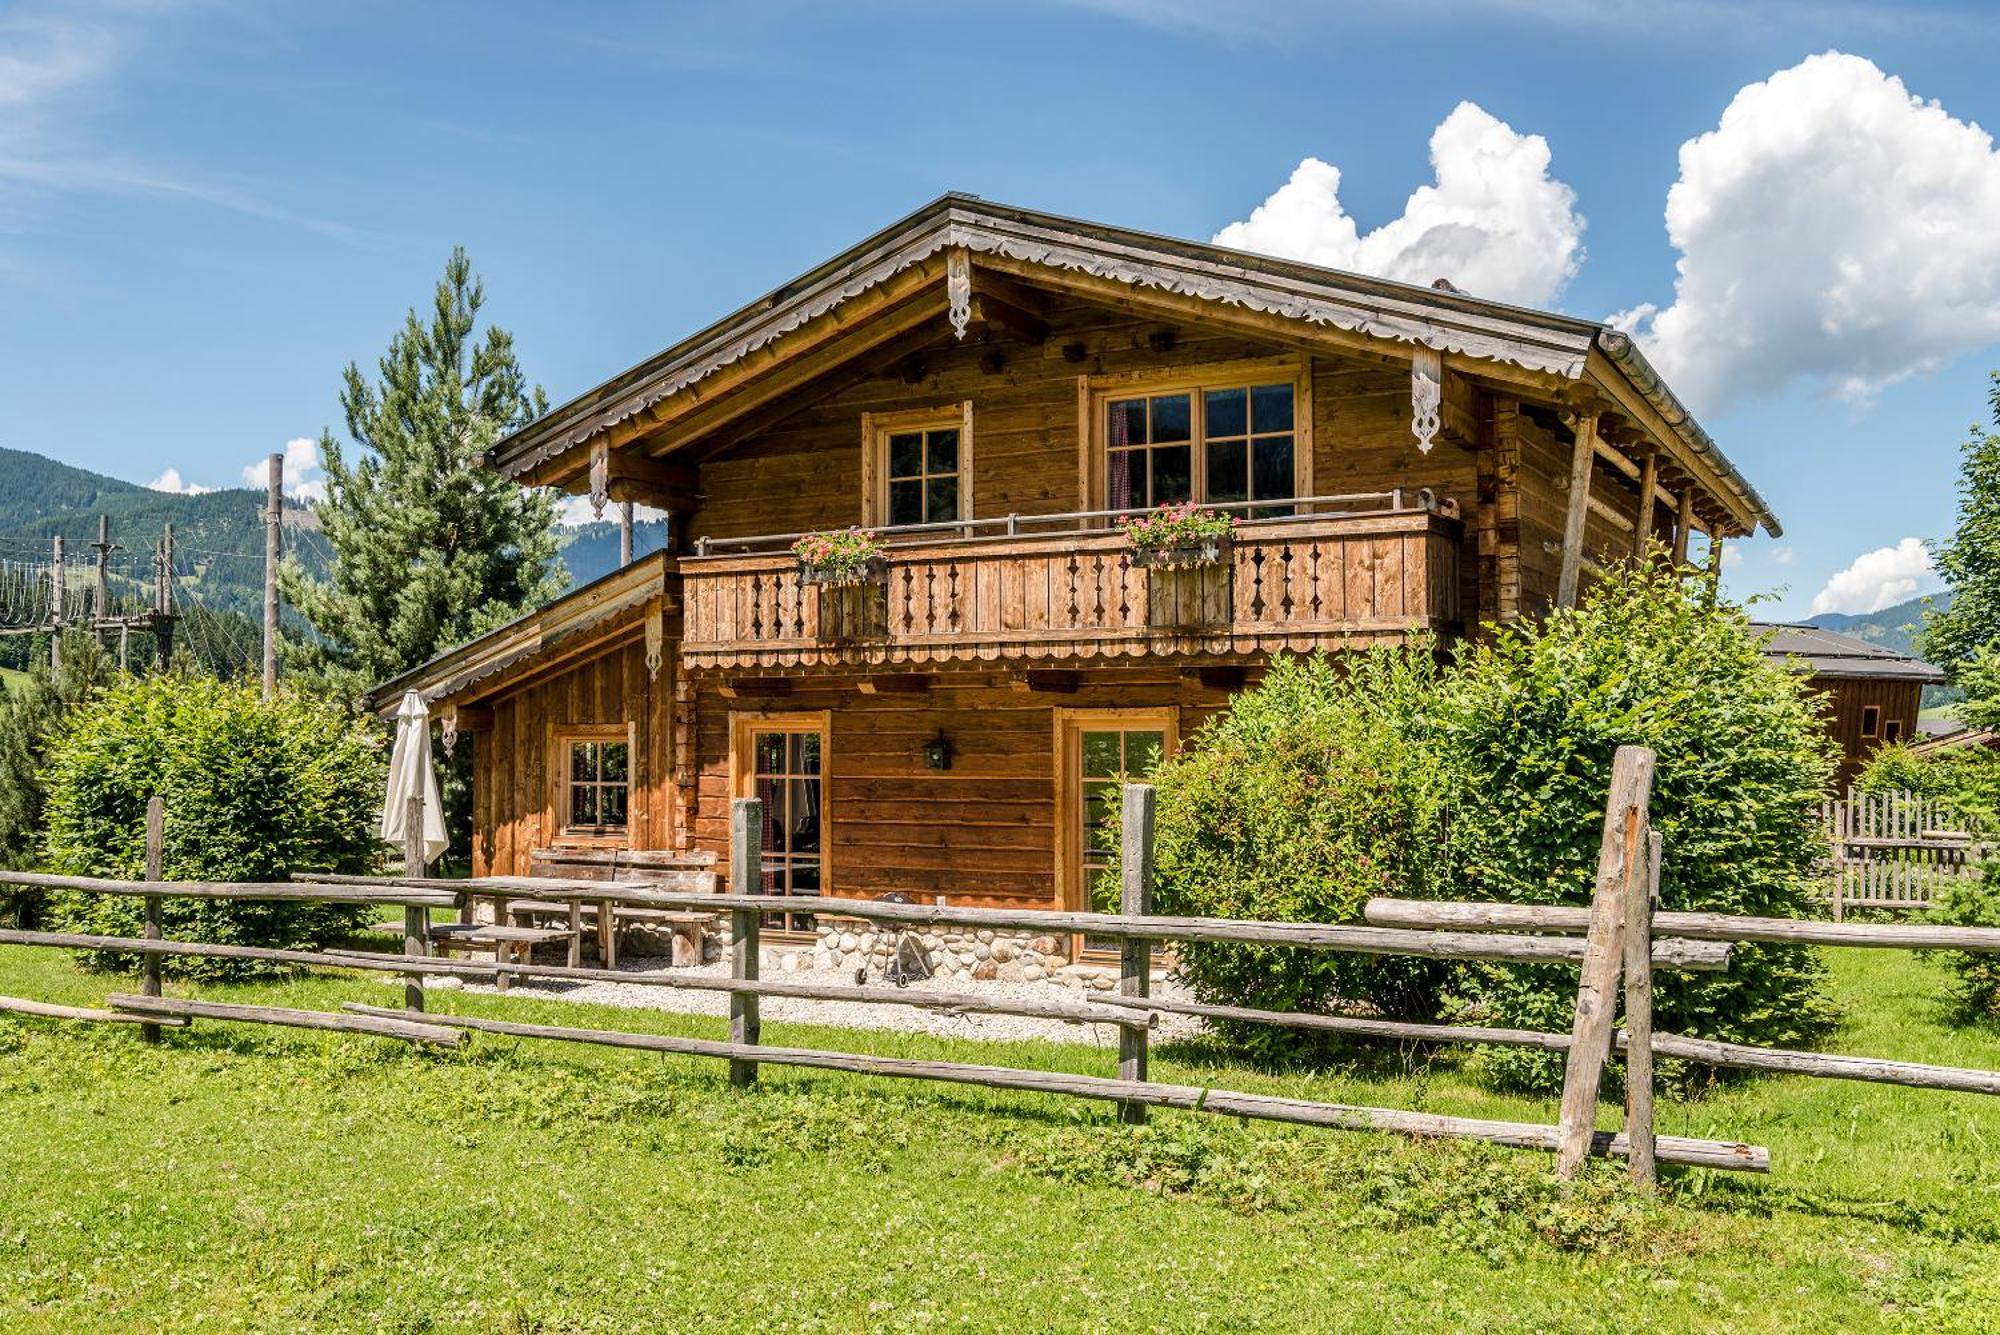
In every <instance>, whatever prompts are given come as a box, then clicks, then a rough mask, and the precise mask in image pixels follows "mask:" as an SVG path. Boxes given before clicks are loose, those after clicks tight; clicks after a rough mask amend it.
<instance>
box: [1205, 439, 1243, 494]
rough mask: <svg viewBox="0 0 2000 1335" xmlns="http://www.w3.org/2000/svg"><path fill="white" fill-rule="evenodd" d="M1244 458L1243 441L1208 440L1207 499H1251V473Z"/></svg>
mask: <svg viewBox="0 0 2000 1335" xmlns="http://www.w3.org/2000/svg"><path fill="white" fill-rule="evenodd" d="M1243 460H1244V444H1243V442H1242V441H1240V440H1224V441H1215V440H1211V441H1210V442H1208V492H1207V499H1209V500H1211V501H1216V502H1221V501H1247V500H1249V499H1250V487H1249V474H1248V471H1247V470H1246V468H1245V467H1244V462H1243Z"/></svg>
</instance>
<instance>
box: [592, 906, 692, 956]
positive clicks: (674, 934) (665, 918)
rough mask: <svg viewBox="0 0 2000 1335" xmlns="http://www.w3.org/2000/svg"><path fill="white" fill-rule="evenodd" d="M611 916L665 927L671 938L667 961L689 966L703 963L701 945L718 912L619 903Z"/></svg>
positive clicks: (631, 921) (625, 920)
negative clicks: (625, 905) (633, 905)
mask: <svg viewBox="0 0 2000 1335" xmlns="http://www.w3.org/2000/svg"><path fill="white" fill-rule="evenodd" d="M611 916H612V917H613V918H614V919H615V920H616V921H617V922H620V923H635V924H641V925H657V926H662V927H665V928H666V929H667V930H668V932H669V934H670V937H669V939H670V940H671V942H672V944H671V946H670V951H671V953H670V954H669V955H668V956H667V962H668V963H669V964H671V965H673V966H674V967H675V968H687V967H691V966H693V965H697V964H700V963H701V949H702V945H703V944H704V943H705V942H706V941H707V939H708V929H709V928H710V927H712V926H714V925H715V920H716V918H717V916H718V915H716V914H713V913H696V912H693V911H689V910H681V909H648V908H624V907H618V908H614V909H612V910H611Z"/></svg>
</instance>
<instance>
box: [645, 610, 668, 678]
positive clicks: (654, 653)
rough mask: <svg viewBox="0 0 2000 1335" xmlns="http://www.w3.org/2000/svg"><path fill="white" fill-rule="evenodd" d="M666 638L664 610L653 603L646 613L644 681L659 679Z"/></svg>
mask: <svg viewBox="0 0 2000 1335" xmlns="http://www.w3.org/2000/svg"><path fill="white" fill-rule="evenodd" d="M666 638H667V618H666V609H665V608H663V607H662V606H661V605H660V604H659V603H657V602H655V603H654V604H653V605H652V607H650V608H648V609H647V611H646V679H647V680H648V681H658V680H659V679H660V659H661V654H662V651H663V646H664V645H665V643H666Z"/></svg>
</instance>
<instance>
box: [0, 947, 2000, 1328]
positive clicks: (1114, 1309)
mask: <svg viewBox="0 0 2000 1335" xmlns="http://www.w3.org/2000/svg"><path fill="white" fill-rule="evenodd" d="M1834 983H1835V986H1836V987H1837V989H1838V991H1839V993H1840V995H1841V998H1842V1000H1844V1001H1845V1002H1847V1004H1848V1006H1849V1010H1850V1014H1851V1016H1852V1019H1851V1020H1850V1024H1849V1028H1848V1029H1847V1030H1846V1031H1845V1032H1843V1033H1842V1034H1841V1035H1840V1036H1839V1042H1838V1046H1839V1047H1840V1048H1842V1049H1844V1050H1848V1051H1859V1052H1869V1053H1875V1054H1879V1055H1896V1056H1907V1057H1910V1058H1913V1059H1919V1060H1930V1061H1949V1062H1958V1063H1963V1064H1967V1065H1985V1066H1996V1065H2000V1033H1995V1032H1993V1031H1991V1030H1980V1029H1971V1030H1966V1029H1953V1028H1950V1027H1948V1026H1947V1025H1946V1024H1945V1023H1944V1020H1943V1014H1942V1002H1941V1001H1940V1000H1939V998H1940V997H1941V995H1942V986H1943V976H1942V973H1941V971H1940V969H1939V967H1938V966H1937V965H1936V964H1935V963H1932V962H1929V961H1923V960H1918V959H1913V958H1910V957H1907V956H1899V955H1891V954H1886V953H1885V954H1879V955H1878V954H1874V953H1856V954H1849V955H1846V956H1836V957H1835V958H1834ZM122 986H124V984H123V983H119V982H115V981H111V980H106V979H103V978H98V977H91V976H88V975H82V974H79V973H76V972H75V971H74V970H73V969H71V967H70V966H69V965H68V963H67V962H66V961H64V960H62V959H61V958H60V957H58V956H55V955H53V954H51V953H49V952H29V951H22V950H0V992H4V993H9V994H15V995H29V996H39V997H45V998H49V999H54V1000H73V1001H92V1000H97V999H99V998H101V997H102V996H103V995H104V993H105V992H107V991H111V990H116V989H117V988H119V987H122ZM201 995H204V996H216V997H224V998H228V997H251V996H254V997H258V998H260V999H265V1000H269V1001H273V1002H276V1003H279V1004H287V1005H300V1006H310V1007H315V1008H320V1009H331V1008H334V1007H336V1006H337V1005H338V1004H339V1002H341V1001H343V1000H374V1001H377V1002H382V1001H384V1000H386V999H388V998H391V997H393V996H395V995H396V993H395V992H394V990H393V987H391V986H385V985H384V984H383V983H381V982H379V981H375V980H372V979H367V978H361V977H318V978H308V979H296V980H291V981H285V982H279V983H267V984H257V985H254V986H243V987H230V988H222V987H210V988H204V989H203V990H202V991H201ZM432 1004H433V1007H434V1009H439V1010H461V1009H462V1010H465V1011H468V1012H478V1013H481V1014H490V1015H498V1016H506V1017H509V1018H521V1019H537V1020H560V1021H562V1022H565V1023H573V1024H587V1025H600V1026H605V1027H617V1028H626V1029H632V1030H645V1031H650V1032H661V1033H685V1034H693V1035H701V1036H707V1037H718V1036H720V1034H721V1031H722V1025H723V1022H722V1021H720V1020H718V1019H714V1018H708V1017H693V1016H681V1015H672V1014H667V1013H661V1012H635V1011H625V1010H615V1009H611V1008H604V1007H582V1006H574V1005H569V1004H563V1003H556V1002H552V1001H549V1000H546V999H535V998H532V997H529V996H526V995H521V994H516V995H514V996H509V997H493V996H489V995H468V994H464V993H458V992H453V991H440V992H436V993H433V1002H432ZM765 1035H766V1038H767V1040H768V1041H770V1042H773V1043H798V1044H811V1045H822V1046H838V1047H843V1048H847V1049H850V1050H858V1051H869V1052H878V1053H884V1054H894V1055H908V1056H923V1057H945V1058H952V1059H957V1060H967V1061H983V1062H993V1063H999V1064H1014V1065H1035V1066H1040V1067H1043V1068H1050V1069H1062V1070H1074V1071H1089V1072H1095V1073H1100V1074H1101V1073H1107V1072H1109V1071H1111V1070H1112V1069H1114V1063H1115V1053H1114V1052H1113V1051H1112V1050H1111V1049H1110V1048H1108V1047H1095V1046H1092V1045H1088V1044H1073V1045H1052V1044H1037V1043H1011V1044H993V1043H975V1042H963V1041H952V1040H943V1039H938V1038H934V1037H929V1036H923V1035H911V1034H899V1033H889V1032H880V1031H874V1032H857V1031H836V1030H821V1029H814V1028H811V1027H807V1026H796V1025H785V1024H771V1023H767V1024H766V1026H765ZM1154 1069H1155V1073H1156V1075H1157V1076H1158V1077H1159V1078H1162V1079H1170V1080H1177V1081H1186V1082H1188V1083H1196V1084H1201V1083H1209V1084H1213V1085H1215V1086H1217V1087H1234V1088H1242V1089H1249V1090H1260V1091H1269V1092H1273V1093H1287V1094H1297V1095H1305V1096H1309V1097H1315V1098H1326V1099H1333V1100H1338V1101H1342V1102H1350V1103H1370V1104H1377V1105H1384V1106H1397V1107H1416V1108H1424V1109H1428V1110H1433V1111H1439V1112H1459V1113H1466V1114H1472V1115H1482V1116H1496V1117H1507V1118H1515V1119H1520V1120H1548V1119H1551V1118H1552V1117H1553V1115H1554V1108H1553V1105H1552V1103H1550V1102H1549V1101H1547V1100H1541V1099H1535V1098H1518V1097H1512V1096H1503V1095H1498V1094H1494V1093H1492V1092H1490V1091H1488V1090H1485V1089H1483V1088H1481V1087H1479V1086H1478V1085H1477V1084H1475V1083H1474V1082H1473V1081H1472V1079H1471V1078H1470V1077H1469V1076H1468V1075H1467V1074H1466V1072H1465V1069H1464V1068H1463V1066H1462V1065H1461V1064H1460V1062H1459V1060H1458V1059H1457V1058H1455V1057H1453V1056H1451V1055H1449V1054H1438V1053H1426V1052H1421V1051H1415V1050H1410V1051H1404V1050H1398V1049H1393V1048H1391V1049H1384V1048H1382V1047H1380V1046H1379V1045H1378V1046H1376V1047H1373V1048H1367V1049H1356V1050H1355V1060H1354V1061H1353V1062H1351V1063H1349V1064H1345V1065H1342V1066H1339V1067H1336V1068H1334V1069H1331V1070H1325V1071H1308V1070H1296V1071H1284V1072H1272V1071H1258V1070H1251V1069H1245V1068H1240V1067H1235V1066H1232V1065H1231V1064H1229V1062H1228V1061H1227V1058H1226V1054H1223V1053H1220V1052H1218V1051H1216V1050H1215V1049H1214V1048H1213V1047H1209V1046H1203V1045H1179V1046H1175V1045H1163V1046H1162V1047H1161V1048H1160V1049H1158V1050H1156V1054H1155V1061H1154ZM1610 1120H1611V1118H1610V1117H1609V1115H1608V1114H1607V1122H1609V1121H1610ZM1661 1129H1662V1130H1663V1131H1674V1132H1678V1133H1683V1134H1690V1135H1714V1136H1722V1137H1730V1138H1735V1137H1741V1138H1745V1139H1753V1140H1758V1141H1760V1142H1761V1143H1765V1144H1768V1145H1769V1146H1770V1147H1771V1150H1772V1154H1773V1161H1774V1173H1773V1175H1772V1176H1771V1177H1770V1178H1769V1179H1749V1178H1742V1177H1737V1176H1733V1175H1728V1174H1719V1173H1718V1174H1705V1173H1699V1172H1692V1173H1690V1172H1682V1173H1674V1172H1670V1173H1669V1178H1668V1181H1667V1183H1666V1184H1665V1187H1664V1189H1663V1190H1662V1192H1661V1193H1660V1194H1659V1195H1658V1197H1656V1198H1649V1197H1647V1196H1644V1195H1642V1194H1639V1193H1636V1192H1633V1191H1631V1190H1630V1189H1629V1188H1627V1187H1626V1186H1625V1184H1624V1181H1623V1177H1622V1174H1621V1173H1620V1172H1619V1171H1618V1169H1617V1168H1615V1167H1613V1166H1610V1165H1602V1166H1599V1167H1598V1168H1597V1169H1596V1170H1595V1171H1593V1172H1591V1173H1589V1174H1588V1175H1587V1176H1586V1177H1585V1178H1584V1179H1583V1180H1582V1181H1581V1182H1580V1183H1578V1184H1577V1185H1575V1186H1573V1187H1567V1188H1565V1187H1561V1186H1558V1185H1557V1184H1556V1183H1555V1182H1554V1181H1553V1172H1552V1163H1551V1161H1550V1159H1549V1158H1548V1157H1547V1156H1544V1155H1539V1154H1533V1153H1526V1152H1518V1151H1516V1152H1509V1151H1503V1150H1496V1149H1491V1148H1488V1147H1485V1146H1477V1145H1465V1144H1456V1143H1452V1144H1445V1143H1417V1142H1410V1141H1406V1140H1402V1139H1397V1138H1391V1137H1380V1136H1369V1135H1358V1134H1353V1133H1345V1132H1335V1131H1321V1130H1316V1129H1310V1128H1296V1127H1283V1126H1274V1125H1269V1124H1261V1123H1244V1122H1239V1121H1237V1120H1235V1119H1227V1118H1219V1117H1214V1116H1212V1115H1206V1114H1192V1113H1174V1112H1156V1113H1155V1114H1154V1116H1153V1118H1152V1120H1151V1122H1150V1123H1149V1125H1147V1126H1145V1127H1140V1128H1133V1127H1124V1126H1120V1125H1118V1124H1117V1123H1116V1121H1115V1120H1114V1119H1113V1118H1112V1116H1111V1114H1110V1110H1109V1108H1108V1107H1107V1106H1104V1105H1098V1104H1090V1103H1082V1102H1077V1101H1072V1100H1063V1099H1056V1098H1052V1097H1046V1096H1038V1095H1030V1094H1022V1093H1012V1092H1006V1091H986V1090H978V1089H971V1088H963V1087H954V1086H942V1085H929V1084H918V1083H911V1082H900V1081H890V1080H871V1079H868V1078H866V1077H858V1076H847V1075H841V1074H833V1073H825V1072H810V1071H799V1070H787V1069H785V1068H780V1067H772V1066H766V1067H765V1068H764V1072H763V1079H762V1081H761V1084H760V1087H759V1088H758V1089H756V1090H754V1091H750V1092H741V1091H734V1090H731V1089H730V1088H728V1086H727V1083H726V1079H725V1076H724V1071H723V1068H722V1066H721V1064H720V1063H715V1062H707V1061H699V1060H696V1059H691V1058H678V1057H670V1056H657V1055H652V1054H643V1053H636V1052H625V1051H611V1050H601V1049H588V1048H580V1047H575V1046H571V1045H558V1044H552V1043H538V1042H532V1041H522V1040H514V1039H505V1038H496V1037H490V1036H485V1035H475V1036H473V1038H472V1039H471V1041H470V1042H469V1043H468V1044H467V1047H466V1048H465V1050H463V1051H462V1052H459V1053H450V1054H436V1053H427V1052H422V1051H417V1050H412V1049H410V1048H407V1047H405V1046H403V1045H400V1044H396V1043H393V1042H388V1041H384V1040H377V1039H370V1038H362V1037H353V1036H329V1035H323V1034H307V1033H298V1032H291V1031H281V1030H273V1029H266V1028H258V1027H251V1026H233V1025H225V1024H215V1023H202V1022H197V1024H196V1026H195V1028H194V1029H192V1030H190V1031H187V1032H185V1033H174V1034H170V1035H169V1037H168V1039H167V1041H166V1042H165V1043H164V1044H162V1045H161V1046H160V1047H158V1048H152V1049H149V1048H145V1047H143V1046H142V1045H140V1044H139V1043H138V1042H137V1038H136V1035H134V1034H132V1033H130V1032H127V1031H124V1030H122V1029H121V1030H111V1029H98V1028H89V1027H84V1026H70V1025H50V1024H46V1023H42V1022H37V1021H25V1020H23V1021H8V1020H4V1019H0V1160H4V1162H6V1163H7V1164H8V1165H9V1166H10V1171H9V1172H8V1173H7V1174H5V1175H4V1178H0V1326H4V1327H5V1328H9V1329H21V1330H37V1331H40V1330H69V1329H90V1330H125V1329H129V1330H156V1329H177V1330H178V1329H196V1330H201V1329H218V1330H226V1329H285V1330H295V1329H301V1328H317V1329H334V1330H347V1329H352V1330H386V1331H445V1330H514V1331H587V1330H632V1329H662V1330H692V1329H697V1328H700V1329H705V1330H706V1329H726V1330H753V1329H755V1330H843V1331H844V1330H919V1329H991V1328H1010V1329H1024V1330H1099V1329H1102V1330H1128V1329H1131V1330H1204V1329H1206V1330H1241V1329H1248V1328H1262V1329H1300V1330H1336V1331H1337V1330H1356V1331H1360V1330H1379V1329H1383V1328H1388V1327H1394V1326H1405V1327H1409V1328H1413V1329H1426V1330H1428V1329H1453V1328H1472V1327H1480V1328H1499V1329H1594V1328H1611V1327H1626V1328H1632V1327H1635V1326H1638V1325H1641V1324H1643V1325H1645V1326H1647V1327H1649V1328H1651V1329H1658V1330H1694V1329H1710V1328H1714V1327H1717V1326H1724V1325H1726V1326H1729V1327H1731V1328H1734V1329H1739V1330H1779V1329H1797V1328H1801V1327H1813V1326H1817V1327H1839V1328H1856V1327H1859V1328H1913V1329H1916V1328H1921V1329H1926V1330H1934V1329H1941V1328H1942V1329H1965V1330H1978V1329H1992V1328H1994V1327H1995V1325H1996V1324H2000V1278H1996V1276H2000V1168H1996V1167H1995V1166H1994V1165H1995V1163H1996V1156H1995V1153H1994V1150H1995V1147H1996V1146H2000V1108H1997V1107H1996V1105H1995V1104H1994V1102H1993V1101H1991V1100H1985V1099H1980V1098H1978V1097H1976V1096H1971V1095H1949V1094H1937V1093H1929V1092H1924V1091H1916V1090H1901V1089H1889V1088H1882V1087H1873V1086H1863V1085H1855V1084H1837V1083H1834V1082H1818V1081H1805V1080H1797V1079H1786V1080H1771V1081H1756V1082H1747V1083H1742V1084H1736V1085H1730V1086H1725V1087H1723V1088H1720V1089H1718V1090H1715V1091H1713V1092H1712V1093H1711V1094H1710V1095H1709V1096H1708V1097H1706V1098H1704V1099H1701V1100H1698V1101H1694V1102H1685V1103H1683V1102H1675V1103H1669V1104H1667V1105H1665V1106H1664V1107H1663V1110H1662V1128H1661Z"/></svg>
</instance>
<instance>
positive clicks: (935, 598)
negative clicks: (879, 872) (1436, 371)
mask: <svg viewBox="0 0 2000 1335" xmlns="http://www.w3.org/2000/svg"><path fill="white" fill-rule="evenodd" d="M1414 499H1416V500H1417V503H1416V504H1414V505H1412V504H1407V503H1406V502H1405V498H1404V496H1403V495H1402V494H1401V493H1399V492H1386V493H1379V494H1370V495H1366V496H1335V497H1311V498H1307V499H1304V500H1300V501H1296V502H1292V503H1291V504H1292V506H1293V507H1294V508H1295V509H1296V511H1297V513H1295V514H1292V515H1287V516H1284V517H1282V518H1268V517H1246V518H1245V519H1244V520H1243V522H1242V524H1241V526H1240V527H1239V528H1238V530H1237V533H1236V536H1235V538H1234V539H1233V540H1232V541H1231V542H1230V543H1228V544H1227V546H1226V548H1225V551H1224V555H1223V558H1222V560H1221V561H1220V562H1219V563H1217V564H1215V565H1212V566H1206V567H1197V568H1193V569H1177V570H1167V569H1160V568H1148V567H1143V566H1139V565H1135V564H1134V563H1133V562H1132V560H1131V546H1130V543H1129V542H1128V541H1127V539H1126V537H1125V535H1124V534H1123V533H1122V532H1120V531H1118V530H1116V529H1113V528H1109V525H1110V524H1111V522H1112V521H1113V520H1114V519H1115V518H1116V516H1115V515H1111V514H1103V513H1097V514H1068V515H1036V516H1027V515H1020V516H1009V517H1007V518H1004V519H981V520H973V521H967V522H964V523H959V524H951V525H926V526H917V527H911V528H907V529H885V530H882V531H881V532H882V536H883V538H884V540H885V541H886V542H887V543H888V548H889V550H888V557H887V560H886V562H885V564H884V571H883V577H882V578H881V579H880V580H878V581H875V582H872V583H868V584H861V585H850V586H844V587H828V586H824V585H812V584H806V583H803V582H802V581H801V580H800V578H799V570H798V567H797V564H796V562H795V561H794V560H793V558H792V556H791V554H790V552H789V550H788V548H789V547H790V544H791V542H792V541H793V539H794V538H796V537H797V536H798V535H796V534H776V535H771V536H769V537H763V538H745V539H730V540H727V541H721V540H715V541H705V542H703V543H701V544H698V545H697V548H696V551H695V554H694V555H692V556H687V557H683V558H682V559H681V561H680V572H681V579H682V599H683V607H684V608H685V620H684V634H683V641H682V661H683V663H684V664H685V665H686V666H687V667H688V668H690V669H693V670H703V669H724V670H737V671H740V670H745V669H756V670H760V671H786V670H791V669H806V668H827V667H876V666H882V665H912V666H916V665H922V664H928V663H950V662H973V661H989V662H1000V661H1011V660H1020V659H1035V660H1047V661H1057V660H1080V659H1093V658H1119V657H1143V656H1158V655H1173V656H1183V655H1201V656H1232V655H1258V654H1267V653H1272V652H1275V651H1279V650H1292V651H1296V652H1305V651H1310V650H1312V649H1317V648H1335V647H1339V646H1341V645H1351V644H1357V643H1361V644H1366V643H1377V642H1384V641H1394V640H1401V639H1404V638H1407V637H1409V636H1410V635H1412V634H1416V633H1421V632H1432V633H1436V634H1440V635H1443V634H1449V633H1451V632H1453V631H1455V630H1457V629H1458V628H1459V623H1460V613H1459V550H1460V535H1461V524H1460V522H1459V520H1458V518H1457V517H1456V516H1455V515H1453V514H1450V513H1447V512H1441V511H1440V510H1439V509H1438V508H1437V507H1436V506H1434V505H1433V504H1432V503H1431V502H1430V498H1429V497H1428V495H1425V496H1422V497H1419V498H1414ZM1216 508H1219V509H1227V508H1235V509H1247V508H1248V507H1243V506H1237V507H1216ZM1264 508H1266V509H1268V508H1269V507H1268V506H1266V507H1264Z"/></svg>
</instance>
